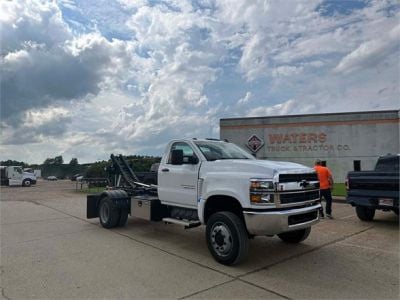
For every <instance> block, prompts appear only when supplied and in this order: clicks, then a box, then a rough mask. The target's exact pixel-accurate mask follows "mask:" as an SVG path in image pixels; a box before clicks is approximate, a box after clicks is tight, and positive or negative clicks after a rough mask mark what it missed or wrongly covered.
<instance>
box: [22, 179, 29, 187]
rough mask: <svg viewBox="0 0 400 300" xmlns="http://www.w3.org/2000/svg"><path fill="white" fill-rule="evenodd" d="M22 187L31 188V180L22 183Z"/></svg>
mask: <svg viewBox="0 0 400 300" xmlns="http://www.w3.org/2000/svg"><path fill="white" fill-rule="evenodd" d="M22 185H23V186H26V187H28V186H31V181H30V180H29V179H25V180H24V181H23V182H22Z"/></svg>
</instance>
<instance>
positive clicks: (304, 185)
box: [300, 180, 310, 189]
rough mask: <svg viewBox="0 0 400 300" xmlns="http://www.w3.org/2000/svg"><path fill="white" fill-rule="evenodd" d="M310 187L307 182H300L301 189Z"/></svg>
mask: <svg viewBox="0 0 400 300" xmlns="http://www.w3.org/2000/svg"><path fill="white" fill-rule="evenodd" d="M309 185H310V183H309V182H308V181H307V180H302V181H301V182H300V186H301V187H302V188H304V189H305V188H306V187H308V186H309Z"/></svg>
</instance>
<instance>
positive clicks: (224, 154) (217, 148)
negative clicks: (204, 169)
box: [195, 141, 255, 161]
mask: <svg viewBox="0 0 400 300" xmlns="http://www.w3.org/2000/svg"><path fill="white" fill-rule="evenodd" d="M195 144H196V145H197V147H198V148H199V149H200V151H201V153H203V155H204V156H205V158H206V159H207V160H208V161H213V160H218V159H255V158H254V157H253V156H251V155H250V154H248V153H247V152H246V151H244V150H243V149H241V148H240V147H238V146H236V145H235V144H232V143H226V142H220V141H214V142H212V141H196V142H195Z"/></svg>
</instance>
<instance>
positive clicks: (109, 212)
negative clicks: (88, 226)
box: [99, 197, 120, 228]
mask: <svg viewBox="0 0 400 300" xmlns="http://www.w3.org/2000/svg"><path fill="white" fill-rule="evenodd" d="M99 218H100V224H101V226H103V227H104V228H113V227H115V226H117V224H118V221H119V219H120V212H119V209H118V208H117V207H116V206H115V205H114V203H113V202H112V201H111V200H110V198H108V197H105V198H103V199H101V201H100V205H99Z"/></svg>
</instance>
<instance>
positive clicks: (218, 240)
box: [206, 211, 249, 265]
mask: <svg viewBox="0 0 400 300" xmlns="http://www.w3.org/2000/svg"><path fill="white" fill-rule="evenodd" d="M206 239H207V246H208V249H209V250H210V252H211V254H212V256H213V257H214V259H215V260H216V261H218V262H219V263H221V264H223V265H234V264H237V263H239V262H240V261H241V260H243V259H244V258H245V257H246V255H247V252H248V249H249V239H248V236H247V231H246V228H245V225H244V223H243V221H242V220H241V219H240V218H239V217H238V216H237V215H235V214H234V213H232V212H228V211H224V212H217V213H214V214H213V215H212V216H211V217H210V219H209V220H208V221H207V228H206Z"/></svg>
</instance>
